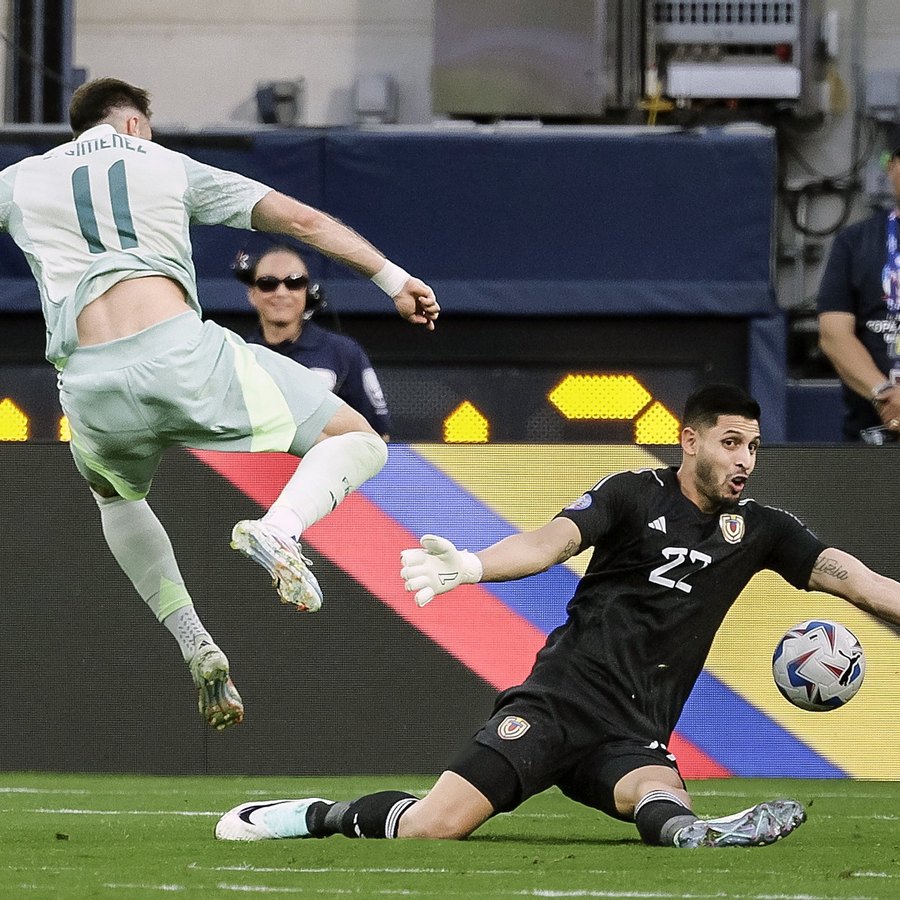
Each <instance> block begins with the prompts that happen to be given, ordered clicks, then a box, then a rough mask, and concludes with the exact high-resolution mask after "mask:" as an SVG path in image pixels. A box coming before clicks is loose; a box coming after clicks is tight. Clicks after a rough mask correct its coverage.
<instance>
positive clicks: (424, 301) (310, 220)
mask: <svg viewBox="0 0 900 900" xmlns="http://www.w3.org/2000/svg"><path fill="white" fill-rule="evenodd" d="M251 224H252V225H253V227H254V228H255V229H257V230H258V231H269V232H274V233H276V234H288V235H290V236H291V237H293V238H296V239H297V240H298V241H303V243H305V244H309V246H310V247H315V249H316V250H320V251H321V252H322V253H324V254H325V255H326V256H330V257H331V258H332V259H336V260H338V262H342V263H343V264H344V265H346V266H349V268H351V269H353V270H354V271H356V272H359V273H360V274H361V275H365V276H366V277H367V278H370V279H371V280H372V281H374V282H375V284H377V285H378V287H380V288H381V289H382V290H383V291H384V292H385V293H386V294H387V295H388V296H389V297H391V299H393V301H394V306H395V307H396V309H397V312H398V313H399V314H400V315H401V316H402V317H403V318H404V319H406V321H407V322H411V323H412V324H413V325H424V326H425V327H426V328H428V329H429V331H433V330H434V322H435V319H437V317H438V314H439V313H440V310H441V308H440V306H439V305H438V302H437V299H436V298H435V296H434V291H432V290H431V288H430V287H429V286H428V285H427V284H425V282H424V281H421V280H420V279H418V278H414V277H413V276H412V275H410V274H409V273H408V272H406V271H404V270H403V269H401V268H400V266H397V265H395V264H394V263H392V262H390V261H389V260H387V259H386V258H385V256H384V254H383V253H381V252H380V251H379V250H377V249H376V248H375V247H374V246H373V245H372V244H370V243H369V242H368V241H367V240H366V239H365V238H364V237H362V235H360V234H357V233H356V232H355V231H354V230H353V229H352V228H350V227H348V226H347V225H345V224H344V223H343V222H340V221H339V220H338V219H335V218H334V217H333V216H329V215H328V214H327V213H324V212H322V211H321V210H318V209H316V208H315V207H312V206H307V205H306V204H305V203H301V202H300V201H299V200H295V199H294V198H293V197H288V196H287V195H286V194H280V193H279V192H278V191H270V192H269V193H268V194H266V196H265V197H263V198H262V199H261V200H260V201H259V202H258V203H257V204H256V206H254V207H253V216H252V219H251Z"/></svg>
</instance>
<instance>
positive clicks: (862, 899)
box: [513, 888, 878, 900]
mask: <svg viewBox="0 0 900 900" xmlns="http://www.w3.org/2000/svg"><path fill="white" fill-rule="evenodd" d="M513 893H515V894H516V896H518V897H607V898H627V897H635V898H640V900H722V898H728V900H834V898H832V897H829V896H824V895H820V894H724V893H715V894H669V893H660V892H658V891H554V890H550V889H547V890H544V889H538V888H536V889H534V890H531V891H515V892H513ZM841 900H878V898H877V897H868V896H856V897H843V898H841Z"/></svg>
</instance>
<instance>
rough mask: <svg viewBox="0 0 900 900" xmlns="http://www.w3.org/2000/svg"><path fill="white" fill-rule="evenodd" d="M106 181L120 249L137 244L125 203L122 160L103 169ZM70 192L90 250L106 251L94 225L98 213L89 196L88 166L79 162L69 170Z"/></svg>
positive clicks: (123, 163)
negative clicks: (72, 169)
mask: <svg viewBox="0 0 900 900" xmlns="http://www.w3.org/2000/svg"><path fill="white" fill-rule="evenodd" d="M106 180H107V182H108V184H109V201H110V205H111V206H112V213H113V221H115V223H116V231H118V233H119V245H120V246H121V248H122V249H123V250H129V249H130V248H132V247H137V245H138V241H137V235H136V234H135V233H134V222H132V220H131V207H130V206H129V205H128V185H127V184H126V182H125V161H124V160H122V159H120V160H119V161H118V162H114V163H113V164H112V165H111V166H110V167H109V169H108V170H107V172H106ZM72 193H73V194H74V197H75V214H76V215H77V216H78V226H79V227H80V228H81V235H82V237H83V238H84V239H85V240H86V241H87V245H88V249H89V250H90V251H91V253H105V252H106V250H107V249H108V248H107V247H105V246H104V245H103V241H101V240H100V229H99V228H98V227H97V216H96V215H95V214H94V201H93V198H92V197H91V182H90V178H89V175H88V167H87V166H79V167H78V168H77V169H76V170H75V171H74V172H73V173H72Z"/></svg>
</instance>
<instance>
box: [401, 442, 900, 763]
mask: <svg viewBox="0 0 900 900" xmlns="http://www.w3.org/2000/svg"><path fill="white" fill-rule="evenodd" d="M412 449H413V450H414V451H415V452H416V453H418V454H419V455H420V456H422V457H423V458H424V459H425V460H427V461H428V462H429V463H431V464H432V465H433V466H435V467H436V468H437V469H439V470H440V471H442V472H443V473H445V474H446V475H447V476H448V477H450V478H452V479H453V480H454V481H455V482H456V483H457V484H459V485H460V486H461V487H462V488H464V489H465V490H467V491H468V492H469V493H470V494H472V495H473V496H475V497H477V498H478V499H479V500H481V501H482V502H483V503H484V504H485V505H486V506H487V507H488V508H490V509H491V510H492V511H493V512H494V513H496V514H497V515H498V516H500V517H502V518H503V519H505V520H506V521H507V522H509V523H510V524H511V525H512V526H513V527H515V528H517V529H519V530H528V529H532V528H537V527H540V526H541V525H543V524H545V523H546V522H548V521H549V520H550V519H551V518H552V517H553V516H554V515H555V514H556V513H557V512H559V510H560V509H562V508H563V507H564V506H565V505H566V504H568V503H570V502H572V501H573V500H575V499H576V498H578V497H579V496H581V494H582V493H584V491H586V490H588V489H589V488H590V487H592V486H593V485H594V484H595V483H596V482H597V481H599V480H600V479H601V478H603V477H605V476H606V475H609V474H610V473H612V472H618V471H623V470H627V469H643V468H659V467H660V466H662V465H663V463H661V462H660V461H659V459H657V458H656V457H655V456H653V455H652V454H651V453H649V452H647V451H646V450H644V449H641V448H640V447H634V446H625V445H623V446H603V447H598V446H591V445H535V444H529V445H516V446H511V445H502V444H500V445H497V444H486V445H481V446H478V447H471V446H441V445H435V444H428V445H413V447H412ZM589 557H590V554H589V553H583V554H582V555H581V556H579V557H578V558H577V559H575V560H570V561H569V564H568V565H569V566H570V568H571V569H572V570H573V571H574V572H576V573H577V574H579V575H580V574H583V572H584V568H585V567H586V566H587V563H588V560H589ZM814 618H825V619H833V620H836V621H839V622H842V623H843V624H845V625H847V626H848V627H849V628H850V629H851V630H852V631H853V632H854V633H855V634H856V636H857V637H858V638H859V640H860V642H861V644H862V646H863V650H864V651H865V654H866V677H865V681H864V683H863V686H862V688H861V689H860V692H859V693H858V694H857V695H856V697H855V698H854V699H853V700H852V701H851V702H850V703H849V704H848V705H847V706H845V707H843V708H841V709H838V710H834V711H832V712H828V713H811V712H804V711H803V710H800V709H796V708H795V707H793V706H791V705H790V704H789V703H788V702H787V700H785V699H784V698H783V697H782V696H781V694H779V693H778V690H777V688H776V687H775V684H774V682H773V681H772V674H771V673H772V653H773V651H774V649H775V645H776V643H777V642H778V640H779V639H780V638H781V636H782V634H783V633H784V632H785V631H787V629H788V628H790V627H791V626H793V625H796V624H797V623H798V622H802V621H804V620H806V619H814ZM707 669H708V671H710V672H711V673H712V674H714V675H715V676H716V677H717V678H718V679H719V680H721V681H722V682H723V683H724V684H726V685H728V687H729V688H731V689H732V690H733V691H735V692H736V693H738V694H739V695H741V696H742V697H744V698H745V699H746V700H747V701H748V702H750V703H751V704H753V705H754V706H755V707H756V708H757V709H759V710H761V711H762V712H764V713H765V714H766V715H768V716H769V717H770V718H772V719H773V720H774V721H775V722H777V723H778V724H779V725H781V726H782V727H783V728H785V729H786V730H787V731H790V732H791V733H792V734H794V735H795V736H796V737H797V738H799V739H800V740H802V741H803V742H804V743H806V744H808V745H809V746H810V747H812V748H814V749H815V750H816V751H817V752H819V753H821V754H822V755H823V756H824V757H826V758H827V759H829V760H830V761H831V762H833V763H834V764H835V765H837V766H840V767H841V768H842V769H844V770H845V771H846V772H848V773H849V774H851V775H854V776H856V777H858V778H872V779H896V778H900V763H898V761H897V760H896V759H895V758H894V755H893V748H895V747H897V746H900V716H897V715H896V712H895V710H894V702H893V701H894V698H895V696H896V685H897V684H898V681H900V678H898V676H900V639H898V638H897V637H896V636H895V635H894V634H893V633H892V632H891V631H890V630H889V629H888V628H885V627H884V626H882V625H880V624H879V623H878V622H877V621H876V620H875V619H873V618H872V617H871V616H868V615H866V614H865V613H862V612H860V611H859V610H857V609H856V608H855V607H853V606H851V605H850V604H849V603H846V602H845V601H843V600H839V599H837V598H835V597H830V596H828V595H826V594H819V593H808V592H806V591H798V590H795V589H794V588H792V587H791V586H790V585H789V584H787V583H786V582H785V581H784V580H783V579H782V578H781V577H780V576H778V575H775V574H774V573H771V572H762V573H760V574H759V575H757V576H756V577H755V578H754V579H753V581H752V582H751V583H750V584H749V585H748V587H747V588H746V590H745V591H744V592H743V594H742V595H741V597H740V598H739V599H738V601H737V603H736V604H735V605H734V607H733V608H732V610H731V612H730V613H729V615H728V617H727V618H726V620H725V623H724V625H723V626H722V629H721V631H720V632H719V635H718V636H717V638H716V641H715V643H714V644H713V648H712V652H711V654H710V657H709V661H708V664H707ZM723 725H724V726H725V727H726V728H727V727H728V723H723ZM741 739H742V738H741V735H740V734H738V733H737V732H735V734H734V740H735V741H736V742H738V743H740V741H741ZM879 748H880V749H879Z"/></svg>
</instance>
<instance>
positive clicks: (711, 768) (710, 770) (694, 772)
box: [668, 731, 734, 778]
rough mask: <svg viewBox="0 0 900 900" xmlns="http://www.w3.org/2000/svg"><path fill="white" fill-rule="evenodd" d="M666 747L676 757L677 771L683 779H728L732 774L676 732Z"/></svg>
mask: <svg viewBox="0 0 900 900" xmlns="http://www.w3.org/2000/svg"><path fill="white" fill-rule="evenodd" d="M668 746H669V749H670V750H671V751H672V752H673V753H674V754H675V756H677V757H678V769H679V771H680V772H681V774H682V775H683V776H684V777H685V778H730V777H731V776H732V775H733V774H734V773H733V772H730V771H729V770H728V769H726V768H725V767H724V766H723V765H721V764H720V763H718V762H717V761H716V760H714V759H713V758H712V757H711V756H710V755H709V754H707V753H704V752H703V751H702V750H701V749H700V748H699V747H698V746H696V745H695V744H692V743H691V742H690V741H688V740H687V739H685V738H683V737H682V736H681V735H680V734H679V733H678V732H677V731H676V732H674V733H673V734H672V737H671V738H670V739H669V745H668Z"/></svg>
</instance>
